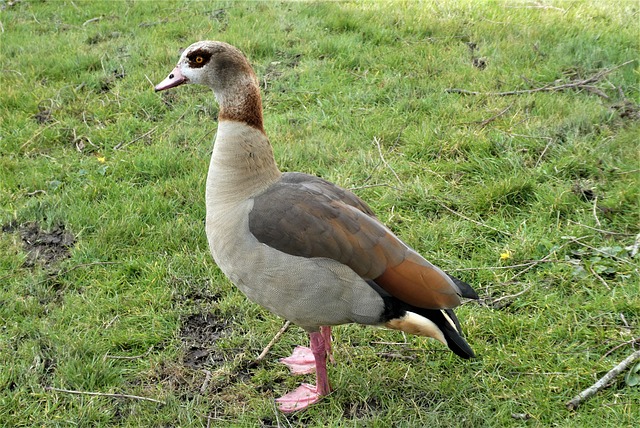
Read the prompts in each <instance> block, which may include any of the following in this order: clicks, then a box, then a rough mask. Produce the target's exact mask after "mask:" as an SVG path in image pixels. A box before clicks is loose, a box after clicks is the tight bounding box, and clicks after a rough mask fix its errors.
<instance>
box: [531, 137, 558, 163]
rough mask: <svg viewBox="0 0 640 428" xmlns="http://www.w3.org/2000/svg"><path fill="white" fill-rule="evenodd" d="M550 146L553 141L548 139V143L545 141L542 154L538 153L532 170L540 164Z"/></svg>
mask: <svg viewBox="0 0 640 428" xmlns="http://www.w3.org/2000/svg"><path fill="white" fill-rule="evenodd" d="M551 144H553V139H551V138H549V141H547V145H546V146H544V150H542V153H540V156H538V160H537V161H536V164H535V165H534V166H533V167H534V168H537V167H538V165H540V162H542V158H543V157H544V155H545V154H547V150H549V147H551Z"/></svg>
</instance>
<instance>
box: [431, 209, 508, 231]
mask: <svg viewBox="0 0 640 428" xmlns="http://www.w3.org/2000/svg"><path fill="white" fill-rule="evenodd" d="M436 203H437V204H438V205H440V206H441V207H442V208H444V209H446V210H447V211H449V212H450V213H452V214H455V215H457V216H458V217H461V218H463V219H465V220H467V221H470V222H471V223H475V224H477V225H479V226H483V227H486V228H488V229H491V230H494V231H496V232H499V233H502V234H504V235H507V236H511V234H510V233H509V232H505V231H503V230H500V229H496V228H495V227H492V226H489V225H488V224H484V223H482V222H479V221H477V220H474V219H472V218H469V217H467V216H465V215H464V214H460V213H459V212H457V211H455V210H453V209H451V208H449V207H448V206H446V205H445V204H443V203H442V202H440V201H436Z"/></svg>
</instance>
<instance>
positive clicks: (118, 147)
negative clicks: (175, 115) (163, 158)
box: [113, 126, 158, 150]
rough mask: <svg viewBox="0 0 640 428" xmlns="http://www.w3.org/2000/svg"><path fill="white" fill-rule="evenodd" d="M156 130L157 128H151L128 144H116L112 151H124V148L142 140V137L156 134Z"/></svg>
mask: <svg viewBox="0 0 640 428" xmlns="http://www.w3.org/2000/svg"><path fill="white" fill-rule="evenodd" d="M156 129H158V127H157V126H154V127H153V128H151V129H150V130H148V131H147V132H145V133H144V134H142V135H140V136H137V137H136V138H134V139H133V140H131V141H129V142H128V143H124V144H123V143H119V144H116V145H115V147H114V148H113V150H120V149H124V148H125V147H127V146H128V145H130V144H133V143H135V142H136V141H138V140H141V139H143V138H144V137H146V136H148V135H151V134H153V133H154V132H156Z"/></svg>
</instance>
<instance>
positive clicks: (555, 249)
mask: <svg viewBox="0 0 640 428" xmlns="http://www.w3.org/2000/svg"><path fill="white" fill-rule="evenodd" d="M566 245H569V243H568V242H565V243H564V244H562V245H560V246H559V247H558V248H553V249H552V250H551V251H550V252H549V253H548V254H547V255H546V256H544V257H543V258H541V259H540V260H537V263H533V264H532V265H531V266H529V267H528V268H526V269H523V270H521V271H520V272H518V273H516V274H515V275H513V276H512V277H511V279H510V280H509V281H513V280H514V279H516V278H517V277H519V276H520V275H522V274H523V273H525V272H527V271H528V270H529V269H532V268H533V267H534V266H537V265H538V264H540V263H543V262H545V261H547V260H548V259H549V257H551V255H552V254H553V253H555V252H556V251H558V250H560V249H561V248H562V247H564V246H566Z"/></svg>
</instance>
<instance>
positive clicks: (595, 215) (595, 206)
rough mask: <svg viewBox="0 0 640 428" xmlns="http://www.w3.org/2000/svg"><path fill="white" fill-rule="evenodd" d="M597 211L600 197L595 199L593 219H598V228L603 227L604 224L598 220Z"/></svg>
mask: <svg viewBox="0 0 640 428" xmlns="http://www.w3.org/2000/svg"><path fill="white" fill-rule="evenodd" d="M597 209H598V197H597V196H596V197H595V198H594V199H593V218H595V219H596V224H597V225H598V226H602V224H601V223H600V219H598V213H597V212H596V210H597Z"/></svg>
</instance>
